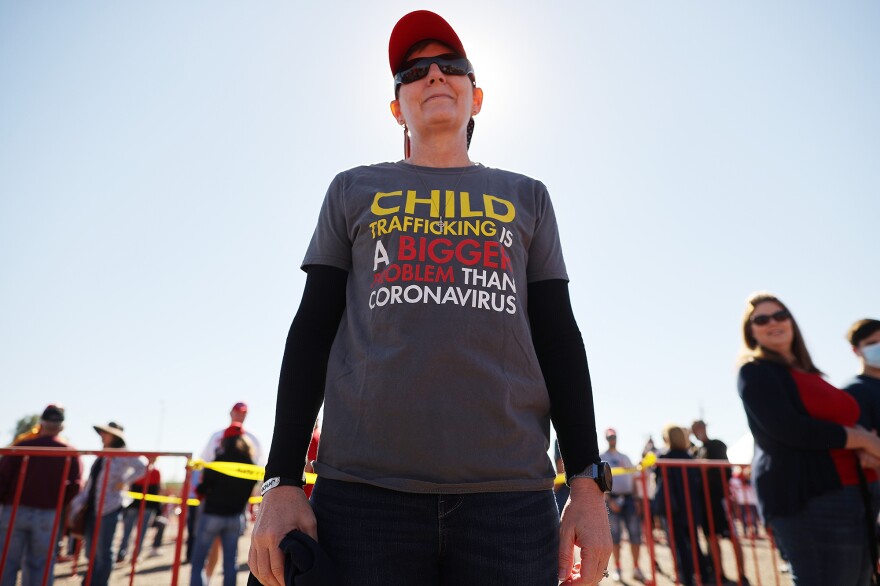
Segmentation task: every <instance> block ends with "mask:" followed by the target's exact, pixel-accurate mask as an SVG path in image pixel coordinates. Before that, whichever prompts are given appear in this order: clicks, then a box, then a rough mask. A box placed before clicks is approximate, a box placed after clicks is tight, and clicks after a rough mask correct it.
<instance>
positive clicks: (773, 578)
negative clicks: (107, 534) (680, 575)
mask: <svg viewBox="0 0 880 586" xmlns="http://www.w3.org/2000/svg"><path fill="white" fill-rule="evenodd" d="M117 533H119V532H117ZM176 536H177V525H176V524H172V525H171V526H169V527H168V530H167V531H166V532H165V539H164V541H163V543H162V545H161V547H160V548H159V549H158V553H159V555H158V556H157V557H153V558H146V557H145V558H144V559H140V560H138V565H137V568H136V571H135V574H134V582H133V583H134V584H137V585H140V586H167V585H169V584H171V576H172V567H173V563H174V540H175V538H176ZM152 538H153V529H150V530H149V532H148V533H147V538H146V539H145V543H151V541H152ZM654 540H655V546H654V554H655V559H656V566H655V568H656V569H657V571H656V574H655V575H656V584H655V586H671V585H672V584H675V581H674V580H673V576H674V571H673V561H672V555H671V553H670V550H669V548H668V547H667V545H666V540H665V536H664V535H663V533H662V532H661V531H655V532H654ZM249 543H250V534H249V533H246V534H245V535H244V536H242V538H241V540H240V541H239V546H238V562H239V565H238V574H237V579H236V584H237V586H246V584H247V577H248V568H247V548H248V545H249ZM703 547H704V551H706V547H705V544H704V546H703ZM742 547H743V560H744V566H745V576H746V577H747V578H748V580H749V583H750V584H752V585H755V586H791V585H792V581H791V578H790V577H789V575H788V574H783V573H779V572H778V571H777V568H778V565H779V558H778V553H776V552H773V551H772V550H771V546H770V541H769V540H767V539H766V537H762V538H760V539H755V540H749V541H744V542H742ZM144 549H145V552H148V551H149V548H148V547H145V548H144ZM721 550H722V566H723V567H724V571H725V573H726V575H727V576H728V577H729V578H736V576H737V574H736V561H735V558H734V555H733V549H732V547H731V544H730V542H729V541H728V540H722V541H721ZM181 555H183V553H181ZM639 557H640V562H639V567H640V568H641V570H642V572H644V574H645V576H647V578H648V584H650V583H651V582H650V579H651V573H650V572H649V570H650V567H651V564H650V558H649V552H648V547H647V545H645V544H643V545H642V547H641V552H640V555H639ZM621 558H622V560H621V569H622V572H621V582H619V584H628V585H633V586H634V585H638V584H641V583H640V582H638V581H636V580H634V579H633V578H632V567H633V566H632V558H631V555H630V547H629V544H628V543H626V542H624V543H623V546H622V553H621ZM609 566H610V567H611V569H613V567H612V566H613V563H612V564H609ZM78 570H79V574H78V575H72V563H71V562H70V561H62V562H60V563H58V564H56V566H55V584H58V585H60V586H67V585H73V584H81V583H82V580H83V578H84V577H85V576H84V572H85V570H86V564H85V559H84V555H82V554H81V555H80V560H79V567H78ZM191 571H192V570H191V567H190V566H189V565H181V567H180V571H179V579H178V584H179V585H180V586H186V585H188V584H189V583H190V573H191ZM130 578H131V562H130V560H128V561H126V562H125V563H122V564H116V566H114V568H113V573H112V575H111V577H110V584H111V586H127V585H128V584H129V583H130ZM222 579H223V578H222V568H221V567H220V564H218V567H217V573H216V574H215V575H214V577H213V579H212V581H211V584H213V585H214V586H219V585H220V584H221V583H222ZM602 583H603V584H608V585H609V586H610V585H612V584H614V582H613V581H612V580H611V579H610V578H606V579H605V580H603V582H602ZM414 586H418V585H414ZM704 586H707V585H704Z"/></svg>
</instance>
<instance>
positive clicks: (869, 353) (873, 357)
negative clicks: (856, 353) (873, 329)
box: [861, 342, 880, 368]
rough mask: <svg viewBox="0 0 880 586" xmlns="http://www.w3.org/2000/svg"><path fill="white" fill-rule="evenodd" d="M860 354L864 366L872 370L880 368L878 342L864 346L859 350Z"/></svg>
mask: <svg viewBox="0 0 880 586" xmlns="http://www.w3.org/2000/svg"><path fill="white" fill-rule="evenodd" d="M861 353H862V358H864V359H865V364H867V365H868V366H871V367H873V368H880V342H877V343H876V344H871V345H870V346H865V347H864V348H862V349H861Z"/></svg>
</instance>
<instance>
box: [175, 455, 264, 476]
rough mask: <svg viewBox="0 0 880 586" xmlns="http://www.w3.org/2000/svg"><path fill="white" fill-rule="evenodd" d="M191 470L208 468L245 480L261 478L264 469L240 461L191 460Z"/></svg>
mask: <svg viewBox="0 0 880 586" xmlns="http://www.w3.org/2000/svg"><path fill="white" fill-rule="evenodd" d="M190 465H191V466H192V469H193V470H202V469H208V470H213V471H215V472H219V473H220V474H225V475H226V476H232V477H235V478H244V479H245V480H262V479H263V476H264V475H265V473H266V469H265V468H263V467H262V466H257V465H256V464H243V463H240V462H205V461H204V460H193V461H192V462H190Z"/></svg>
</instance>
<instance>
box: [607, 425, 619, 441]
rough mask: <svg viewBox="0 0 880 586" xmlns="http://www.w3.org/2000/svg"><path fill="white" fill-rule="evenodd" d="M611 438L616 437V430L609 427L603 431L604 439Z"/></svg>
mask: <svg viewBox="0 0 880 586" xmlns="http://www.w3.org/2000/svg"><path fill="white" fill-rule="evenodd" d="M611 437H617V430H616V429H614V428H613V427H609V428H608V429H606V430H605V439H608V438H611Z"/></svg>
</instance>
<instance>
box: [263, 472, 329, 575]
mask: <svg viewBox="0 0 880 586" xmlns="http://www.w3.org/2000/svg"><path fill="white" fill-rule="evenodd" d="M294 529H298V530H299V531H302V532H303V533H305V534H306V535H308V536H309V537H311V538H312V539H314V540H315V541H317V540H318V524H317V521H316V520H315V513H314V512H312V507H311V505H310V504H309V499H308V497H306V494H305V493H304V492H303V490H302V489H301V488H298V487H296V486H276V487H275V488H273V489H272V490H270V491H269V492H267V493H266V496H264V497H263V503H262V505H261V506H260V512H259V513H258V514H257V520H256V522H255V523H254V529H253V532H252V533H251V547H250V550H249V551H248V566H250V569H251V572H252V573H253V574H254V576H255V577H256V578H257V580H259V581H260V583H261V584H263V586H285V584H284V555H283V553H282V552H281V549H280V548H279V547H278V545H279V544H280V543H281V540H282V539H283V538H284V536H285V535H287V534H288V533H289V532H290V531H293V530H294Z"/></svg>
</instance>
